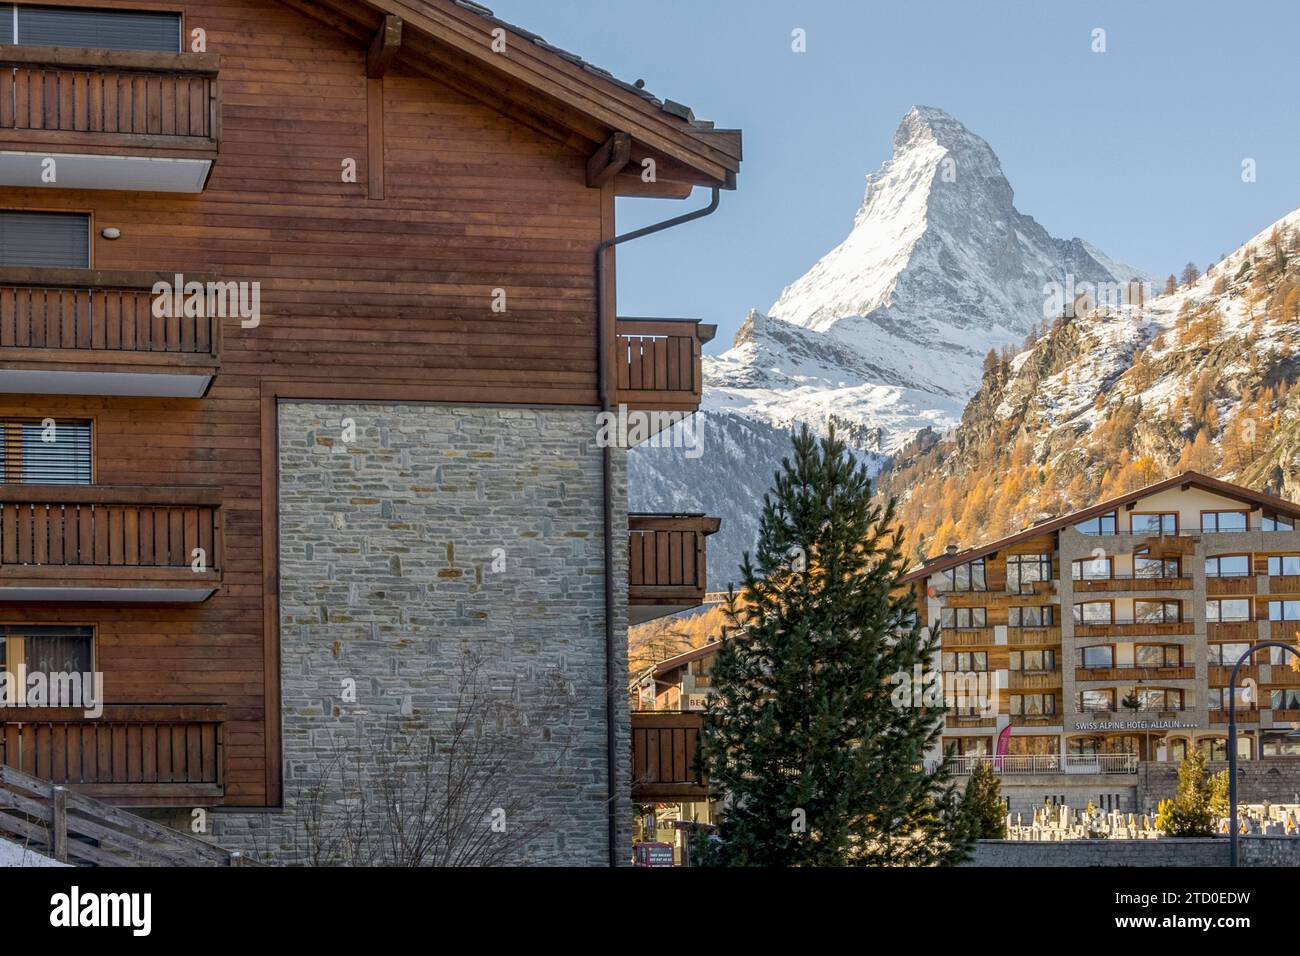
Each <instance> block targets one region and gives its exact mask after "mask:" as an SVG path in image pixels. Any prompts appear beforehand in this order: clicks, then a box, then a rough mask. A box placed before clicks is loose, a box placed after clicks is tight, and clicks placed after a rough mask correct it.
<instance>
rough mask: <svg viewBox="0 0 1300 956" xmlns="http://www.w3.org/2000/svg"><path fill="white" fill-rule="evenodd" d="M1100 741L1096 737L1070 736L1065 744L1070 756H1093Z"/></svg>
mask: <svg viewBox="0 0 1300 956" xmlns="http://www.w3.org/2000/svg"><path fill="white" fill-rule="evenodd" d="M1100 742H1101V741H1100V740H1099V738H1097V737H1071V738H1070V739H1069V740H1068V741H1067V742H1066V746H1067V747H1068V748H1069V752H1070V756H1071V757H1095V756H1097V753H1098V746H1099V744H1100Z"/></svg>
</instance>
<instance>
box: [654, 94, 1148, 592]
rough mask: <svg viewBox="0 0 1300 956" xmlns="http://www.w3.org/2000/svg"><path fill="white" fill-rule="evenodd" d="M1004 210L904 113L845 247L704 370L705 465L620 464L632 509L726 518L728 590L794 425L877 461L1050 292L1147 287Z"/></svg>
mask: <svg viewBox="0 0 1300 956" xmlns="http://www.w3.org/2000/svg"><path fill="white" fill-rule="evenodd" d="M1013 198H1014V197H1013V192H1012V189H1011V185H1010V184H1009V183H1008V182H1007V179H1006V177H1005V176H1004V175H1003V172H1002V168H1001V165H1000V164H999V162H998V159H997V156H996V155H995V154H994V152H993V150H992V149H991V148H990V146H989V145H988V143H986V142H985V141H984V140H983V139H981V138H980V137H979V136H977V135H975V134H974V133H972V132H970V131H969V130H967V129H966V128H965V127H964V126H962V125H961V123H959V122H957V121H956V120H955V119H953V118H952V117H951V116H949V115H948V114H946V113H944V112H943V111H942V110H938V109H934V108H931V107H917V108H915V109H913V110H912V111H911V112H910V113H908V115H907V116H906V117H904V119H903V121H902V123H901V124H900V125H899V127H898V130H897V132H896V133H895V136H894V150H893V156H892V158H891V159H889V160H888V161H887V162H885V163H884V164H883V165H882V166H881V167H880V169H878V170H877V171H876V172H874V173H872V174H871V175H870V176H868V177H867V189H866V195H865V197H864V199H863V203H862V206H861V208H860V209H859V211H858V213H857V215H856V217H855V218H854V222H853V227H852V229H851V231H850V232H849V235H848V237H847V238H846V239H845V240H844V241H843V242H842V243H841V244H840V245H839V246H837V247H836V248H835V249H833V250H832V251H831V252H829V253H828V254H827V255H826V256H825V257H824V258H822V259H821V260H820V261H819V262H818V263H816V264H815V265H814V266H813V267H812V268H811V269H810V270H809V271H808V272H807V273H806V274H805V275H804V276H803V277H801V278H800V279H798V280H797V281H796V282H794V283H792V284H791V285H790V286H789V287H788V288H786V290H785V291H784V292H783V293H782V294H781V296H780V298H779V299H778V300H777V302H776V303H775V304H774V305H773V306H772V307H771V308H770V309H769V310H768V311H767V312H766V313H759V312H751V313H750V314H749V316H748V318H747V319H746V321H745V323H744V325H743V326H742V327H741V329H740V331H739V333H738V334H737V336H736V339H735V342H734V343H733V346H732V348H731V349H730V350H729V351H727V352H726V353H724V354H723V355H720V356H717V357H711V358H709V359H706V363H705V381H706V394H705V400H704V404H703V409H704V410H703V412H702V414H703V415H705V416H706V425H705V436H704V440H705V445H704V454H703V455H702V456H701V457H699V458H697V459H694V460H691V459H687V458H686V456H685V455H684V454H683V453H681V452H676V451H673V450H670V449H662V448H642V449H637V450H636V451H635V452H634V453H633V455H632V456H631V460H630V469H631V488H632V505H633V507H635V508H637V509H643V510H674V511H706V512H708V513H710V514H715V515H719V516H720V517H722V518H723V531H722V532H720V533H719V535H717V536H715V537H714V538H713V540H712V541H711V543H710V548H709V564H710V569H709V570H710V580H711V582H712V584H713V585H717V586H720V587H721V586H725V584H726V582H728V581H731V580H733V579H734V578H735V576H736V572H735V568H736V565H737V564H738V563H739V560H740V555H741V553H742V552H743V551H744V550H745V549H746V548H749V547H750V546H751V545H752V542H753V540H754V537H755V533H756V531H757V518H758V511H759V509H758V504H759V502H761V500H762V495H763V492H764V491H765V490H766V489H767V487H768V485H769V484H770V481H771V476H772V472H773V471H774V470H775V469H776V467H777V465H778V463H779V461H780V458H781V456H782V455H783V454H784V453H785V451H786V449H787V448H788V445H789V438H788V432H789V429H790V427H791V426H792V425H793V424H795V423H797V422H807V423H809V424H810V425H813V426H814V427H817V428H819V429H824V428H825V427H826V426H827V425H828V424H829V423H831V422H834V423H835V424H836V425H837V428H839V429H840V430H841V431H842V432H843V433H844V434H845V435H846V436H847V437H848V438H849V439H850V440H851V442H852V443H853V445H854V446H855V447H856V448H857V449H858V451H860V452H861V453H862V454H863V455H865V456H866V457H867V458H868V459H869V460H870V461H872V462H873V464H874V465H876V466H879V465H881V464H883V463H884V462H885V461H886V460H887V459H888V458H889V456H891V455H892V454H894V453H895V452H897V451H898V450H899V449H900V448H902V447H904V446H905V445H907V444H908V443H909V442H910V441H912V440H913V439H914V438H915V437H916V436H917V434H918V433H919V432H925V433H927V434H929V433H931V432H934V433H940V432H944V431H946V430H947V429H949V428H951V427H953V426H955V425H956V424H957V423H958V421H959V420H960V418H961V415H962V412H963V409H964V408H965V406H966V403H967V401H968V400H969V399H970V398H971V396H972V395H973V394H975V392H976V391H977V390H978V389H979V388H980V385H981V370H982V363H983V361H984V357H985V355H986V354H987V353H988V352H989V350H990V349H994V350H999V349H1004V348H1006V347H1008V346H1009V345H1012V344H1013V343H1014V344H1016V345H1018V344H1019V343H1021V342H1022V341H1023V340H1024V339H1025V336H1026V335H1027V334H1028V333H1029V332H1030V331H1031V330H1033V329H1035V328H1036V327H1037V326H1038V325H1039V323H1040V322H1041V320H1042V318H1043V315H1044V303H1045V301H1046V299H1047V292H1046V290H1047V289H1048V288H1049V287H1050V286H1052V285H1053V284H1055V285H1058V286H1060V287H1061V288H1073V287H1079V286H1084V285H1087V284H1093V285H1098V286H1119V285H1121V284H1126V283H1128V282H1129V281H1130V280H1132V279H1138V280H1143V281H1150V278H1151V277H1150V276H1149V275H1147V274H1146V273H1144V272H1143V271H1142V270H1140V269H1137V268H1134V267H1131V266H1126V265H1123V264H1122V263H1117V262H1115V261H1114V260H1112V259H1110V258H1109V257H1107V256H1106V255H1105V254H1104V253H1102V252H1100V251H1099V250H1097V249H1096V248H1095V247H1094V246H1092V245H1090V244H1088V243H1087V242H1084V241H1083V240H1081V239H1070V240H1062V239H1056V238H1053V237H1052V236H1050V235H1049V234H1048V233H1047V232H1046V230H1044V229H1043V228H1042V226H1040V225H1039V224H1038V223H1037V222H1035V221H1034V220H1033V219H1032V218H1030V217H1029V216H1026V215H1024V214H1023V213H1021V212H1020V211H1018V210H1017V209H1016V207H1015V205H1014V202H1013Z"/></svg>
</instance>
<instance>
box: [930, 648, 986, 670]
mask: <svg viewBox="0 0 1300 956" xmlns="http://www.w3.org/2000/svg"><path fill="white" fill-rule="evenodd" d="M939 668H940V670H944V671H949V672H951V671H987V670H988V669H989V656H988V652H987V651H944V652H943V654H942V656H941V658H940V665H939Z"/></svg>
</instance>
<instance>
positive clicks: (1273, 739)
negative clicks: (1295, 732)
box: [1263, 730, 1300, 757]
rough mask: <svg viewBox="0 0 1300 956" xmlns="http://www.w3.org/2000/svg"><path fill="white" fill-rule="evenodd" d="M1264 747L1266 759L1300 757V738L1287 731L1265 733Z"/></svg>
mask: <svg viewBox="0 0 1300 956" xmlns="http://www.w3.org/2000/svg"><path fill="white" fill-rule="evenodd" d="M1263 745H1264V746H1263V755H1264V756H1265V757H1300V737H1292V736H1291V734H1290V733H1288V732H1287V731H1280V732H1279V731H1272V732H1269V731H1267V730H1266V731H1264V740H1263Z"/></svg>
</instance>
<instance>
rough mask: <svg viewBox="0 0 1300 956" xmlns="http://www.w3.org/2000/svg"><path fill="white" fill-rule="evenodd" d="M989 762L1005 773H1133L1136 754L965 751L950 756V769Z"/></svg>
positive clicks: (963, 770) (964, 772)
mask: <svg viewBox="0 0 1300 956" xmlns="http://www.w3.org/2000/svg"><path fill="white" fill-rule="evenodd" d="M981 765H988V766H991V767H992V768H993V772H994V773H997V774H1002V775H1004V776H1014V775H1016V774H1038V773H1136V772H1137V765H1138V757H1137V754H1065V755H1057V754H1006V755H1003V756H1000V757H997V756H987V755H983V754H980V755H967V756H962V757H953V758H952V767H953V772H954V773H956V774H959V775H963V776H964V775H967V774H971V773H974V772H975V768H976V767H979V766H981Z"/></svg>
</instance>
